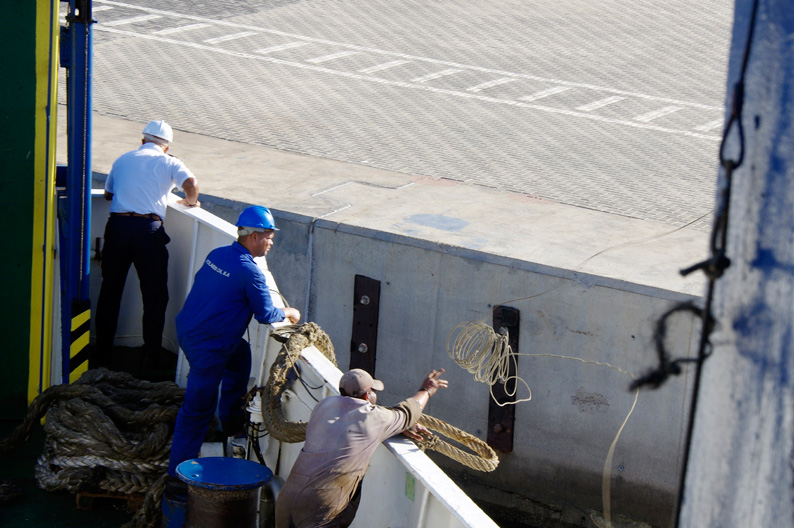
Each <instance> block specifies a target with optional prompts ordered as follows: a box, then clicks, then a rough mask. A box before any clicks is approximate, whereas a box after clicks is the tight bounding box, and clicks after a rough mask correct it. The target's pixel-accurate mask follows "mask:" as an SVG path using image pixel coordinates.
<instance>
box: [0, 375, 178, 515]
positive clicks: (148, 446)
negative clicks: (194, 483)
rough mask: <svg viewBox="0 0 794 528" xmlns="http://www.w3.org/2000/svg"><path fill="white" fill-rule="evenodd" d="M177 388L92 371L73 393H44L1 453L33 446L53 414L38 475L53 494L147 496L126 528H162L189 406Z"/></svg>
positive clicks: (68, 388)
mask: <svg viewBox="0 0 794 528" xmlns="http://www.w3.org/2000/svg"><path fill="white" fill-rule="evenodd" d="M184 394H185V391H184V389H182V388H180V387H179V386H177V385H176V384H175V383H173V382H157V383H154V382H149V381H143V380H139V379H136V378H134V377H132V376H130V375H129V374H126V373H123V372H112V371H109V370H107V369H104V368H102V369H98V370H89V371H87V372H85V373H84V374H83V375H82V376H81V377H80V378H79V379H78V380H77V381H76V382H74V383H73V384H71V385H55V386H53V387H50V388H48V389H47V390H45V391H44V392H43V393H41V394H40V395H39V396H38V397H36V399H35V400H33V403H32V404H31V405H30V407H29V409H28V413H27V416H26V418H25V420H24V421H23V422H22V424H20V425H19V426H18V427H17V428H16V429H15V430H14V432H13V433H12V435H11V436H10V437H9V438H6V439H3V440H0V452H6V451H10V450H11V449H14V448H15V447H18V446H20V445H21V444H22V443H24V442H26V441H27V440H28V439H29V438H30V433H31V429H32V427H33V425H34V424H35V423H37V422H39V421H40V420H41V418H42V417H43V416H45V414H46V421H45V424H44V431H45V433H46V438H45V442H44V449H43V452H42V455H41V456H40V457H39V459H38V461H37V462H36V466H35V469H34V474H35V477H36V482H37V483H38V486H39V487H40V488H42V489H44V490H47V491H61V490H66V491H69V492H72V493H76V492H80V491H86V492H88V491H93V492H96V491H106V492H118V493H123V494H131V493H144V492H145V493H146V496H145V498H144V503H143V506H142V507H141V508H139V509H138V512H137V513H136V514H135V517H134V518H133V520H132V521H130V522H129V523H128V524H127V525H126V526H125V528H133V527H135V528H140V527H150V528H151V527H154V526H157V525H158V524H159V519H160V515H161V510H160V499H161V497H162V493H163V490H164V488H165V477H166V471H167V469H168V458H169V454H170V450H171V438H172V435H173V426H174V422H175V421H176V415H177V413H178V412H179V407H180V406H181V405H182V401H183V400H184Z"/></svg>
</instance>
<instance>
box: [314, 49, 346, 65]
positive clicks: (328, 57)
mask: <svg viewBox="0 0 794 528" xmlns="http://www.w3.org/2000/svg"><path fill="white" fill-rule="evenodd" d="M358 53H359V52H358V51H350V50H348V51H339V52H337V53H331V54H330V55H323V56H322V57H315V58H313V59H307V60H306V62H311V63H312V64H320V63H321V62H328V61H332V60H335V59H341V58H342V57H349V56H350V55H358Z"/></svg>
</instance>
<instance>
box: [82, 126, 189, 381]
mask: <svg viewBox="0 0 794 528" xmlns="http://www.w3.org/2000/svg"><path fill="white" fill-rule="evenodd" d="M172 140H173V131H172V129H171V127H170V126H169V125H168V123H166V122H165V121H150V122H149V123H148V124H147V125H146V127H144V129H143V139H142V140H141V146H140V147H138V149H137V150H133V151H130V152H127V153H126V154H123V155H122V156H120V157H119V158H118V159H117V160H116V161H115V162H113V166H112V168H111V169H110V173H109V174H108V177H107V180H106V181H105V199H106V200H109V201H111V204H110V218H108V221H107V224H106V226H105V239H104V245H103V248H102V288H101V290H100V292H99V299H98V301H97V307H96V318H95V321H94V322H95V326H96V346H95V348H94V353H93V355H92V358H91V360H92V361H91V366H92V368H96V367H100V366H108V365H109V363H110V353H111V350H112V348H113V342H114V339H115V336H116V327H117V325H118V316H119V310H120V306H121V296H122V293H123V292H124V283H125V282H126V280H127V272H128V271H129V269H130V265H131V264H134V265H135V270H136V271H137V272H138V278H139V280H140V287H141V295H142V298H143V341H144V346H145V347H146V350H147V354H152V353H155V354H156V353H159V351H160V350H161V345H162V335H163V327H164V325H165V309H166V306H167V304H168V249H167V248H166V244H168V242H169V241H170V240H171V239H170V238H168V235H167V234H166V233H165V229H164V228H163V221H164V220H165V214H166V209H167V205H168V194H169V193H170V192H171V190H172V189H174V188H181V189H182V190H183V191H184V192H185V196H186V197H185V198H184V199H182V200H179V202H178V203H181V204H183V205H186V206H188V207H199V206H200V205H201V204H200V203H199V201H198V196H199V191H198V181H197V180H196V177H195V176H194V175H193V173H192V172H190V170H189V169H188V168H187V167H186V166H185V164H184V163H182V161H180V160H179V159H177V158H175V157H173V156H170V155H168V154H167V152H168V148H169V146H170V143H171V141H172Z"/></svg>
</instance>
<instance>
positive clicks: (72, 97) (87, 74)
mask: <svg viewBox="0 0 794 528" xmlns="http://www.w3.org/2000/svg"><path fill="white" fill-rule="evenodd" d="M66 20H67V22H68V26H67V27H66V28H63V30H62V32H61V63H62V65H63V66H64V67H65V68H66V72H67V73H66V83H67V84H66V97H67V106H66V108H67V136H68V165H67V167H66V171H65V172H66V178H65V180H66V181H65V182H59V183H58V185H59V187H61V186H62V187H63V188H62V189H61V190H60V192H59V200H58V202H59V214H58V217H59V227H60V241H61V244H60V248H61V254H60V263H61V325H62V326H61V336H62V381H63V382H64V383H69V382H70V381H74V379H76V378H77V377H79V374H80V373H82V372H83V371H84V370H86V368H87V364H88V335H89V326H90V314H91V305H90V300H89V281H88V273H89V255H90V241H89V237H90V233H89V227H90V225H91V107H92V103H91V99H92V62H93V38H92V33H91V25H92V24H93V23H94V21H93V20H92V17H91V0H70V1H69V13H68V15H67V17H66Z"/></svg>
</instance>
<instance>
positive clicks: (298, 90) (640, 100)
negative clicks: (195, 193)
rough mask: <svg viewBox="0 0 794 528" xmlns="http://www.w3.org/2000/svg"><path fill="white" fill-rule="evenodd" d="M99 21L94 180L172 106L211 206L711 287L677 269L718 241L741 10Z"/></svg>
mask: <svg viewBox="0 0 794 528" xmlns="http://www.w3.org/2000/svg"><path fill="white" fill-rule="evenodd" d="M94 19H96V20H97V24H96V25H95V26H94V29H95V58H94V64H95V71H94V89H95V93H94V97H95V99H94V109H95V115H94V122H93V125H94V126H93V134H94V136H93V137H94V143H93V170H94V171H95V172H97V173H106V172H107V171H108V170H109V168H110V165H111V163H112V161H113V160H114V159H115V158H116V157H117V156H119V155H120V154H122V153H123V152H125V151H126V150H130V149H132V148H135V146H136V144H137V143H138V141H139V138H140V130H141V129H142V127H143V125H144V124H145V123H146V122H147V121H148V120H149V119H156V118H163V119H166V120H167V121H169V122H170V123H171V124H172V126H173V127H174V129H175V141H174V144H173V147H172V153H174V154H175V155H177V156H179V157H180V158H182V159H183V160H184V161H185V162H186V163H187V164H188V166H189V167H191V169H192V170H193V171H194V172H195V173H196V175H197V176H198V178H199V181H200V187H201V192H202V194H204V195H205V196H208V197H213V198H215V199H218V200H233V201H240V202H244V203H262V204H265V205H267V206H269V207H271V208H273V209H276V210H282V211H289V212H293V213H297V214H302V215H306V216H308V217H311V218H324V219H327V220H332V221H336V222H340V223H346V224H353V225H357V226H362V227H367V228H372V229H377V230H382V231H385V232H389V233H400V234H406V235H409V236H415V237H417V238H422V239H426V240H430V241H432V242H437V243H439V244H450V245H454V246H461V247H466V248H470V249H475V250H479V251H483V252H486V253H492V254H494V255H499V256H506V257H511V258H517V259H521V260H527V261H530V262H535V263H538V264H542V265H548V266H552V267H559V268H564V269H570V270H576V271H580V272H582V273H592V274H597V275H604V276H608V277H612V278H617V279H621V280H625V281H629V282H636V283H638V284H643V285H648V286H654V287H660V288H664V289H670V290H674V291H681V292H686V293H691V294H695V295H699V294H701V293H702V289H703V280H702V278H701V277H698V276H690V277H687V278H682V277H680V275H679V274H678V270H679V269H680V268H683V267H686V266H688V265H690V264H692V263H694V262H697V261H699V260H702V259H703V258H704V257H705V256H706V252H707V243H708V235H709V230H710V223H711V215H712V209H713V203H714V188H715V183H716V179H717V168H718V161H717V152H718V147H719V138H720V133H721V127H722V118H723V115H724V109H723V106H724V103H723V100H724V92H725V80H724V79H725V71H726V68H727V55H728V44H729V39H730V29H731V23H732V12H731V9H730V7H729V6H728V7H726V6H723V5H721V4H720V3H719V2H716V1H713V2H705V3H701V4H699V5H697V6H693V5H691V4H690V3H686V2H683V1H672V2H669V3H666V4H665V5H664V6H659V5H653V4H650V3H649V4H644V3H637V4H631V5H626V3H624V2H617V1H613V2H606V3H599V4H598V5H592V4H591V3H589V2H584V1H574V2H572V3H566V4H565V5H557V4H548V3H546V2H529V3H527V2H511V1H498V2H487V3H483V2H475V1H464V2H455V3H446V2H401V3H399V4H394V3H391V2H385V1H374V2H367V3H365V4H361V3H356V2H338V1H330V0H326V1H317V2H306V1H292V2H286V1H285V2H264V3H263V2H254V1H253V0H251V1H245V0H241V1H238V2H222V3H214V2H188V1H169V2H165V1H160V0H145V1H143V2H136V3H129V2H115V1H106V0H96V1H95V2H94ZM61 121H63V120H61ZM61 143H63V141H62V142H61ZM64 151H65V150H64V149H63V147H60V150H59V152H60V153H61V154H59V160H61V161H63V160H64V159H65V156H64V155H63V152H64Z"/></svg>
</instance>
